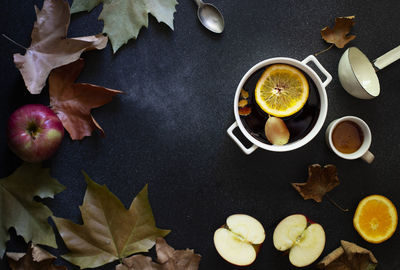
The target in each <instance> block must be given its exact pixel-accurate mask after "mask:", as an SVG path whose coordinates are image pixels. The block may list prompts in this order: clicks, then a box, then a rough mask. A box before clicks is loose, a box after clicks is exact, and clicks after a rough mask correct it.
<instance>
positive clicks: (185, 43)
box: [0, 0, 400, 270]
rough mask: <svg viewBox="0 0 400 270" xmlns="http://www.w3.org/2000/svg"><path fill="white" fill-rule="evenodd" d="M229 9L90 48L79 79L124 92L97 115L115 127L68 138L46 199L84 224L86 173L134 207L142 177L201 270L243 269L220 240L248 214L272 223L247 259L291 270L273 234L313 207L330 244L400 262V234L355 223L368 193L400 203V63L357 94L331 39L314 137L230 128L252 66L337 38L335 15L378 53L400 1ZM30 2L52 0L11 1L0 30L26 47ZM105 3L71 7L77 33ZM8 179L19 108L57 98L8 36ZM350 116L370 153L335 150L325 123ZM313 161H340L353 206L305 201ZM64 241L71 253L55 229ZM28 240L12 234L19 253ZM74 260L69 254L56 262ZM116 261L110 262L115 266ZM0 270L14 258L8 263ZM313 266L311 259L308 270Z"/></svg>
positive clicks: (1, 73) (0, 104) (341, 193)
mask: <svg viewBox="0 0 400 270" xmlns="http://www.w3.org/2000/svg"><path fill="white" fill-rule="evenodd" d="M213 3H214V4H215V5H216V6H218V7H219V8H220V9H221V10H222V12H223V14H224V16H225V22H226V29H225V32H224V33H223V34H222V35H214V34H212V33H209V32H208V31H207V30H205V29H204V28H203V27H202V26H201V25H200V23H199V22H198V20H197V17H196V7H195V4H194V2H192V1H183V0H181V1H180V4H179V5H178V6H177V13H176V14H175V22H174V25H175V31H170V30H169V29H168V27H167V26H165V25H161V24H158V23H157V22H156V20H155V19H154V18H153V17H151V18H150V23H149V28H148V29H142V31H141V32H140V35H139V39H138V40H137V41H131V42H130V43H129V44H128V45H126V46H124V47H123V48H121V49H120V50H119V52H118V53H117V54H115V55H112V52H111V48H110V46H108V47H107V48H106V49H104V50H103V51H100V52H99V51H93V52H89V53H85V54H84V55H83V57H84V58H85V61H86V66H85V69H84V71H83V73H82V74H81V76H80V77H79V81H81V82H88V83H94V84H98V85H103V86H106V87H109V88H114V89H120V90H123V91H124V92H125V94H124V95H121V96H119V97H118V98H115V99H114V101H113V102H111V103H110V104H108V105H106V106H104V107H103V108H100V109H97V110H94V112H93V114H94V116H95V118H96V119H97V121H98V122H99V123H100V124H101V125H102V127H103V128H104V130H105V132H106V134H107V136H106V138H100V137H99V136H98V135H97V134H94V136H92V137H90V138H86V139H84V140H83V141H77V142H73V141H71V140H70V138H69V137H68V136H66V138H65V139H64V141H63V143H62V145H61V148H60V150H59V151H58V154H57V155H56V156H55V157H54V158H52V159H51V160H50V161H48V162H46V165H47V166H49V167H51V172H52V175H53V176H54V177H56V178H57V179H58V180H59V181H60V182H61V183H62V184H64V185H66V186H67V190H66V191H64V192H62V193H61V194H59V195H58V196H56V198H55V199H54V200H48V201H46V203H47V205H48V206H49V207H50V208H51V209H52V211H53V212H54V214H55V215H56V216H60V217H65V218H69V219H71V220H73V221H74V222H81V218H80V213H79V209H78V206H79V205H80V204H81V202H82V199H83V195H84V192H85V188H86V185H85V183H84V181H83V176H82V174H81V170H82V169H84V170H85V171H86V172H87V173H88V174H89V175H90V176H91V177H92V178H93V179H94V180H95V181H97V182H98V183H101V184H106V185H107V186H108V187H109V188H110V190H111V191H112V192H114V193H115V194H116V195H117V196H118V197H119V198H120V199H121V200H122V202H123V203H124V204H125V205H126V206H128V205H129V204H130V202H131V200H132V199H133V197H134V196H135V195H136V194H137V193H138V192H139V191H140V190H141V188H142V187H143V186H144V185H145V183H149V195H150V201H151V204H152V207H153V210H154V214H155V217H156V222H157V225H158V226H159V227H161V228H169V229H172V233H171V234H170V235H168V237H167V241H168V242H169V243H170V244H171V245H172V246H173V247H175V248H179V249H182V248H187V247H188V248H193V249H195V251H196V252H198V253H200V254H202V256H203V259H202V261H201V265H200V269H237V267H234V266H231V265H229V264H228V263H226V262H225V261H224V260H223V259H221V258H220V257H219V255H218V254H217V252H216V251H215V249H214V246H213V242H212V237H213V233H214V231H215V229H216V228H218V227H219V226H221V225H222V224H224V222H225V219H226V217H227V216H229V215H230V214H234V213H247V214H250V215H252V216H254V217H256V218H258V219H259V220H260V221H261V222H262V223H263V224H264V226H265V229H266V233H267V238H266V241H265V243H264V245H263V247H262V249H261V252H260V254H259V256H258V258H257V260H256V262H255V263H254V264H253V265H252V266H250V267H248V268H247V269H275V270H287V269H292V268H293V267H292V266H290V264H289V260H288V258H286V257H285V256H282V255H281V254H280V253H279V252H278V251H276V250H275V249H274V247H273V244H272V233H273V229H274V228H275V226H276V225H277V223H278V222H279V221H280V220H281V219H282V218H284V217H286V216H287V215H290V214H294V213H304V214H305V215H307V216H308V217H309V218H310V219H312V220H314V221H316V222H319V223H320V224H322V225H323V226H324V228H325V231H326V236H327V242H326V247H325V250H324V253H323V255H326V254H327V253H329V252H330V251H332V250H333V249H335V248H336V247H337V246H338V245H339V241H340V240H341V239H344V240H348V241H353V242H356V243H357V244H359V245H361V246H364V247H366V248H368V249H371V250H372V251H373V252H374V254H375V255H376V257H377V258H378V260H379V263H380V265H379V269H385V270H390V269H399V268H400V259H399V256H398V251H399V250H400V235H399V232H398V231H397V232H396V233H395V235H394V236H393V237H392V238H391V239H390V240H388V241H387V242H385V243H383V244H379V245H373V244H368V243H367V242H365V241H364V240H363V239H362V238H361V237H360V236H359V235H358V234H357V232H356V231H355V230H354V229H353V225H352V217H353V213H354V210H355V208H356V206H357V204H358V202H359V201H360V200H361V199H362V198H363V197H365V196H367V195H370V194H382V195H385V196H387V197H389V198H390V199H391V200H392V201H393V202H394V204H395V205H397V206H398V207H400V197H399V194H400V181H399V175H400V166H398V163H399V157H398V153H399V151H400V138H399V136H398V134H399V133H400V125H399V124H398V119H399V118H400V110H399V104H400V94H399V85H400V76H399V74H400V62H397V63H394V64H393V65H391V66H390V67H388V68H387V69H384V70H382V71H380V72H379V78H380V81H381V89H382V90H381V91H382V92H381V95H380V96H379V97H378V98H376V99H374V100H370V101H366V100H358V99H355V98H353V97H352V96H350V95H348V94H347V93H346V92H345V91H344V90H343V89H342V88H341V86H340V83H339V80H338V76H337V64H338V62H339V59H340V56H341V54H342V53H343V52H344V49H341V50H339V49H336V48H333V49H331V50H330V51H328V52H326V53H324V54H322V55H320V56H318V59H319V60H320V62H321V63H322V64H323V65H324V66H325V67H326V69H327V70H328V71H329V72H330V73H331V74H332V76H333V80H332V82H331V84H330V85H329V86H328V87H327V89H326V91H327V94H328V100H329V109H328V116H327V119H326V122H325V124H324V127H323V129H322V130H321V132H320V133H319V134H318V136H317V137H316V138H315V139H314V140H313V141H311V142H310V143H309V144H307V145H306V146H304V147H302V148H300V149H298V150H296V151H292V152H289V153H272V152H267V151H264V150H257V151H256V152H254V153H253V154H252V155H250V156H245V155H244V154H243V153H242V152H241V150H240V149H239V148H238V147H237V146H236V145H235V144H234V143H233V141H232V140H231V139H230V138H229V137H228V136H227V135H226V129H227V128H228V127H229V126H230V125H231V124H232V123H233V122H234V121H235V120H234V115H233V96H234V93H235V90H236V87H237V84H238V83H239V81H240V79H241V77H242V76H243V75H244V73H245V72H246V71H247V70H248V69H249V68H250V67H251V66H253V65H254V64H255V63H257V62H259V61H261V60H264V59H267V58H270V57H276V56H286V57H292V58H295V59H298V60H302V59H304V58H305V57H306V56H307V55H309V54H313V53H315V52H318V51H320V50H322V49H324V48H326V47H327V44H325V43H324V42H323V41H322V40H321V37H320V33H319V31H320V29H321V28H323V27H324V26H326V25H329V26H332V25H333V22H334V18H335V17H338V16H349V15H356V25H355V27H354V29H353V31H352V32H353V33H354V34H356V35H357V38H356V39H355V40H354V41H352V42H351V43H350V45H351V46H357V47H359V48H360V49H361V50H362V51H363V52H364V53H365V54H366V55H367V56H368V57H370V59H374V58H376V57H378V56H380V55H382V54H383V53H385V52H386V51H388V50H390V49H392V48H393V47H395V46H397V45H399V44H400V28H399V27H398V25H399V22H400V19H399V15H398V13H399V10H400V3H399V2H398V1H397V0H390V1H361V0H360V1H316V0H314V1H294V0H293V1H288V0H282V1H265V0H251V1H238V0H236V1H232V0H230V1H228V0H214V1H213ZM33 4H36V5H38V6H40V7H41V5H42V0H38V1H32V0H30V1H21V0H19V1H15V0H1V1H0V11H1V12H2V15H1V16H0V27H1V29H0V30H1V31H0V33H5V34H7V35H8V36H10V37H12V38H13V39H15V40H16V41H18V42H20V43H21V44H23V45H25V46H28V45H29V44H30V34H31V30H32V25H33V22H34V21H35V14H34V9H33ZM100 11H101V9H100V8H99V7H98V8H96V9H95V10H94V11H93V12H92V13H90V14H86V13H81V14H78V15H73V16H72V20H71V25H70V28H69V36H71V37H72V36H82V35H89V34H96V33H98V32H100V31H101V29H102V22H101V21H97V17H98V14H99V13H100ZM0 51H1V53H0V80H1V81H0V82H1V91H0V110H1V114H0V143H1V144H0V153H1V154H0V164H1V165H0V178H1V177H5V176H7V175H9V174H10V173H11V172H12V171H13V170H14V169H15V168H17V166H19V164H20V160H19V159H18V158H17V157H16V156H14V155H13V154H12V153H11V152H10V151H9V150H8V147H7V145H6V137H5V129H6V122H7V119H8V117H9V115H10V114H11V113H12V112H13V111H14V110H15V109H16V108H18V107H19V106H21V105H23V104H26V103H43V104H48V90H47V88H46V90H45V91H43V93H42V94H41V95H39V96H32V95H30V94H29V93H28V92H27V91H26V89H25V86H24V83H23V81H22V77H21V75H20V74H19V72H18V70H17V69H16V68H15V67H14V65H13V62H12V54H13V53H16V52H23V51H22V50H21V49H20V48H18V47H15V46H14V45H13V44H11V43H10V42H8V41H7V40H5V39H3V38H0ZM344 115H355V116H358V117H361V118H362V119H364V120H365V121H366V122H367V123H368V124H369V126H370V128H371V130H372V136H373V142H372V146H371V151H372V152H373V153H374V154H375V155H376V160H375V161H374V163H373V164H371V165H368V164H366V163H364V162H363V161H361V160H357V161H347V160H342V159H340V158H338V157H337V156H335V155H334V154H333V153H332V152H330V151H329V150H328V148H327V147H326V145H325V141H324V131H325V129H326V127H327V125H328V123H329V122H330V121H332V120H334V119H336V118H339V117H341V116H344ZM312 163H320V164H322V165H323V164H327V163H333V164H335V165H336V166H337V167H338V172H339V178H340V180H341V185H340V186H339V187H337V188H336V189H335V190H333V191H332V192H331V193H330V196H331V198H333V199H334V200H336V201H337V202H339V203H340V204H341V205H343V206H345V207H348V208H349V209H350V212H349V213H342V212H340V211H339V210H337V209H336V208H335V207H334V206H333V205H332V204H331V203H329V202H328V201H327V200H326V201H323V202H322V203H321V204H317V203H315V202H313V201H303V199H302V198H301V197H300V196H299V195H298V194H297V193H296V191H295V190H294V189H293V188H292V187H291V186H290V185H289V182H292V181H302V180H306V178H307V166H308V165H309V164H312ZM58 243H59V245H60V251H57V250H52V249H49V250H50V251H51V252H53V253H54V254H62V253H65V252H66V249H65V246H64V244H63V243H62V240H61V239H60V238H58ZM25 247H26V245H25V244H24V242H23V240H22V238H20V237H17V236H15V233H14V232H13V237H12V242H11V243H9V244H8V250H9V251H22V250H24V249H25ZM57 262H58V263H60V264H64V265H68V268H69V269H77V268H74V267H73V266H72V265H70V264H68V263H67V262H65V261H63V260H61V259H60V260H58V261H57ZM114 265H115V264H110V265H106V266H104V267H102V268H100V269H114ZM0 268H1V269H8V266H7V264H6V262H5V261H4V260H3V261H2V263H1V265H0ZM309 269H312V267H310V268H309Z"/></svg>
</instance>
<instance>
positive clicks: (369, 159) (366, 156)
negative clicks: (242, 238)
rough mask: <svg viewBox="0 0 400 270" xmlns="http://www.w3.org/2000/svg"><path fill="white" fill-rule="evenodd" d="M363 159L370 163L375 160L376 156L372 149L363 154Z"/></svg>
mask: <svg viewBox="0 0 400 270" xmlns="http://www.w3.org/2000/svg"><path fill="white" fill-rule="evenodd" d="M361 159H362V160H364V161H365V162H367V163H368V164H371V163H372V161H374V159H375V156H374V154H372V153H371V152H370V151H367V152H365V154H364V155H362V156H361Z"/></svg>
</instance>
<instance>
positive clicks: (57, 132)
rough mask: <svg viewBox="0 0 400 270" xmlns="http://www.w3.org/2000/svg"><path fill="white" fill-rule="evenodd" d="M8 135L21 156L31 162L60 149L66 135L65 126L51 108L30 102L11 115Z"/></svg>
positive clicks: (10, 142) (49, 155) (48, 156)
mask: <svg viewBox="0 0 400 270" xmlns="http://www.w3.org/2000/svg"><path fill="white" fill-rule="evenodd" d="M7 137H8V145H9V146H10V148H11V150H12V151H13V152H14V153H15V154H16V155H17V156H19V157H20V158H21V159H23V160H25V161H28V162H32V163H34V162H40V161H43V160H46V159H48V158H50V157H51V156H52V155H53V154H54V153H55V152H56V150H57V148H58V147H59V146H60V143H61V141H62V139H63V137H64V127H63V125H62V123H61V121H60V119H59V118H58V117H57V115H56V114H55V113H54V112H53V111H52V110H51V109H50V108H48V107H46V106H43V105H40V104H30V105H25V106H22V107H21V108H19V109H17V110H16V111H15V112H13V113H12V114H11V116H10V118H9V119H8V128H7Z"/></svg>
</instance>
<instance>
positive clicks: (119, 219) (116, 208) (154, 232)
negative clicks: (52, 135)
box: [52, 174, 170, 268]
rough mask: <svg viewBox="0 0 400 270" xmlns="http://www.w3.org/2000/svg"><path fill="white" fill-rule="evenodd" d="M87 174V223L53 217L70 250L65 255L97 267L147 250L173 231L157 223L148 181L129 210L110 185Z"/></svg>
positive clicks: (82, 264) (83, 210)
mask: <svg viewBox="0 0 400 270" xmlns="http://www.w3.org/2000/svg"><path fill="white" fill-rule="evenodd" d="M84 175H85V181H86V183H87V189H86V193H85V198H84V200H83V204H82V206H81V207H80V210H81V214H82V220H83V225H78V224H75V223H73V222H71V221H70V220H67V219H63V218H58V217H52V218H53V220H54V223H55V224H56V226H57V229H58V231H59V232H60V235H61V237H62V239H63V240H64V242H65V244H66V246H67V248H68V249H69V251H70V253H68V254H66V255H63V256H62V257H63V258H64V259H66V260H67V261H69V262H71V263H73V264H75V265H78V266H79V267H81V268H95V267H99V266H101V265H104V264H106V263H110V262H113V261H115V260H121V259H123V258H126V257H128V256H130V255H132V254H134V253H139V252H147V251H148V250H149V249H150V248H152V247H153V246H154V244H155V241H156V239H157V237H164V236H165V235H167V234H168V233H169V232H170V231H169V230H161V229H159V228H157V227H156V224H155V220H154V216H153V212H152V210H151V206H150V203H149V199H148V192H147V185H146V186H145V187H144V188H143V190H142V191H141V192H139V194H138V195H137V196H136V197H135V199H134V200H133V201H132V204H131V206H130V207H129V209H128V210H127V209H126V208H125V206H124V205H123V204H122V202H121V201H120V200H119V199H118V198H117V197H116V196H115V195H114V194H113V193H111V192H110V191H109V190H108V188H107V187H106V186H104V185H103V186H100V185H99V184H97V183H95V182H94V181H93V180H91V179H90V178H89V176H87V175H86V174H84Z"/></svg>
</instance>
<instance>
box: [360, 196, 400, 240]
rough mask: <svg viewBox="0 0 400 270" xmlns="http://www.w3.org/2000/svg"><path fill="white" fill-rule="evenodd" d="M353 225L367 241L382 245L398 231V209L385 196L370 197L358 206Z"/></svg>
mask: <svg viewBox="0 0 400 270" xmlns="http://www.w3.org/2000/svg"><path fill="white" fill-rule="evenodd" d="M353 224H354V228H355V229H356V230H357V232H358V233H359V234H360V235H361V237H362V238H364V239H365V240H366V241H368V242H370V243H375V244H378V243H382V242H383V241H385V240H387V239H389V238H390V237H391V236H392V235H393V234H394V232H395V231H396V227H397V211H396V207H395V206H394V205H393V203H392V202H391V201H390V200H389V199H388V198H386V197H384V196H381V195H371V196H368V197H366V198H364V199H363V200H361V202H360V203H359V204H358V206H357V210H356V213H355V214H354V218H353Z"/></svg>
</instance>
